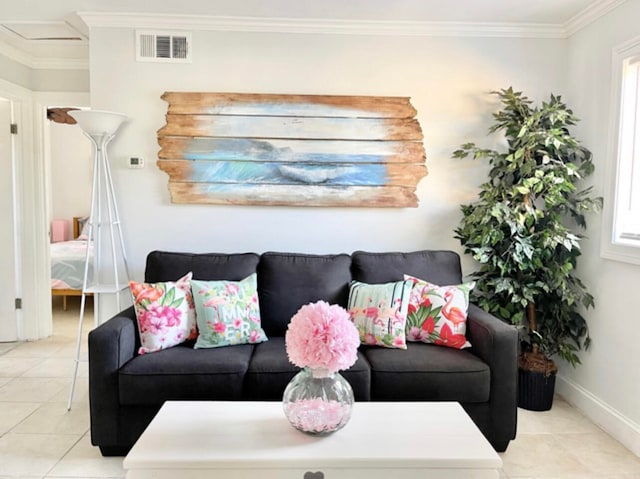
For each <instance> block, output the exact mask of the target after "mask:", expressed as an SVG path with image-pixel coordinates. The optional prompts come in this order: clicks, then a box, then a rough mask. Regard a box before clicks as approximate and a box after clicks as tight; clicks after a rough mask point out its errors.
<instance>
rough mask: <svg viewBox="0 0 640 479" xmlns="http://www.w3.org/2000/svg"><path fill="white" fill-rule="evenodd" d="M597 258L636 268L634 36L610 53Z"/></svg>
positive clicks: (639, 153) (638, 122) (639, 244)
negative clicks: (605, 157) (608, 110)
mask: <svg viewBox="0 0 640 479" xmlns="http://www.w3.org/2000/svg"><path fill="white" fill-rule="evenodd" d="M608 153H609V154H608V161H607V164H606V171H605V173H606V179H607V184H606V194H605V209H604V217H603V222H602V242H601V255H602V257H604V258H607V259H612V260H615V261H623V262H626V263H633V264H640V37H636V38H634V39H633V40H630V41H628V42H626V43H624V44H622V45H619V46H617V47H615V48H614V49H613V55H612V83H611V120H610V129H609V151H608Z"/></svg>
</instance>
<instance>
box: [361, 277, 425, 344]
mask: <svg viewBox="0 0 640 479" xmlns="http://www.w3.org/2000/svg"><path fill="white" fill-rule="evenodd" d="M412 284H413V283H412V282H411V281H396V282H392V283H384V284H367V283H361V282H359V281H352V282H351V286H350V288H349V303H348V311H349V314H350V315H351V319H352V320H353V323H354V324H355V326H356V328H357V329H358V333H359V334H360V342H361V343H363V344H369V345H375V346H384V347H387V348H397V349H407V343H406V340H405V323H406V320H407V311H408V308H409V294H410V293H411V287H412Z"/></svg>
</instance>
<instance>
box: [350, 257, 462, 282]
mask: <svg viewBox="0 0 640 479" xmlns="http://www.w3.org/2000/svg"><path fill="white" fill-rule="evenodd" d="M351 259H352V261H351V271H352V273H353V279H355V280H357V281H361V282H363V283H388V282H391V281H401V280H403V279H404V275H405V274H408V275H411V276H415V277H416V278H421V279H424V280H426V281H429V282H430V283H434V284H437V285H441V286H444V285H450V284H460V283H461V282H462V270H461V269H460V256H458V254H457V253H455V252H453V251H427V250H424V251H414V252H412V253H369V252H366V251H356V252H355V253H353V254H352V255H351Z"/></svg>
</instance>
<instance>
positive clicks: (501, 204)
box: [453, 87, 602, 374]
mask: <svg viewBox="0 0 640 479" xmlns="http://www.w3.org/2000/svg"><path fill="white" fill-rule="evenodd" d="M492 93H493V94H494V95H496V96H497V97H498V98H499V100H500V101H501V103H502V105H501V106H502V108H501V110H499V111H498V112H497V113H494V115H493V116H494V120H495V122H494V124H493V126H491V127H490V129H489V131H490V132H491V133H495V132H502V133H503V134H504V136H505V139H506V141H507V148H506V151H496V150H492V149H483V148H479V147H477V146H476V145H475V144H474V143H467V144H464V145H462V146H461V148H460V149H459V150H456V151H455V152H454V153H453V156H454V157H455V158H465V157H467V156H471V157H473V158H475V159H483V160H488V161H489V164H490V166H491V169H490V171H489V179H488V181H487V182H485V183H484V184H482V185H481V187H480V194H479V199H478V200H477V201H476V202H474V203H472V204H467V205H463V206H462V207H461V208H462V213H463V218H462V220H461V223H460V225H459V227H458V228H457V229H456V230H455V233H456V238H458V239H459V240H460V242H461V244H462V246H463V247H464V251H465V253H468V254H471V255H472V256H473V258H474V259H475V260H476V261H478V262H479V263H480V267H479V270H478V271H477V272H476V273H474V274H473V277H474V279H475V281H476V287H475V289H474V290H473V292H472V294H473V297H474V300H475V301H476V302H477V303H478V304H479V305H480V306H482V307H483V308H484V309H486V310H488V311H490V312H491V313H493V314H494V315H496V316H498V317H500V318H503V319H504V320H507V321H510V322H512V323H513V324H515V325H517V326H518V327H519V330H520V340H521V345H522V354H521V356H520V367H521V368H524V369H529V370H536V371H544V372H545V373H546V374H551V373H554V372H555V371H556V370H557V367H556V365H555V363H554V362H553V361H552V359H551V358H552V356H553V355H555V354H558V355H559V356H560V357H561V358H563V359H564V360H566V361H567V362H568V363H570V364H571V365H572V366H574V367H575V366H576V365H577V364H579V363H580V359H579V357H578V352H579V351H580V350H581V349H587V348H588V347H589V342H590V336H589V330H588V326H587V323H586V321H585V318H584V317H583V315H582V313H581V311H582V310H583V309H585V308H589V307H593V305H594V298H593V296H592V295H591V294H590V293H589V292H588V291H587V289H586V287H585V285H584V283H583V282H582V281H581V280H580V279H579V278H578V277H577V276H576V271H575V270H576V262H577V259H578V257H579V256H580V241H581V239H582V238H583V236H582V235H581V234H578V233H575V232H574V231H573V230H574V229H575V227H576V226H577V227H580V228H583V229H584V228H586V221H585V214H586V213H587V212H589V211H597V210H599V209H600V208H601V207H602V198H593V197H592V196H591V194H592V188H591V187H588V188H586V189H579V186H578V185H579V183H580V182H581V181H582V180H583V179H584V178H586V177H587V176H589V175H591V174H592V173H593V171H594V166H593V163H592V159H591V153H590V152H589V150H587V149H586V148H584V147H583V146H581V145H580V144H579V142H578V141H577V140H576V139H575V138H574V137H573V136H572V135H571V133H570V132H569V127H570V126H572V125H574V124H575V123H576V121H577V118H576V117H575V116H574V114H573V112H572V111H571V110H570V109H569V108H568V107H567V105H565V104H564V103H563V102H562V100H561V98H560V96H554V95H551V97H550V99H549V101H548V102H542V104H541V105H540V106H534V105H533V102H532V101H530V100H529V99H528V98H527V97H526V96H524V95H523V94H522V92H517V91H514V90H513V89H512V88H511V87H510V88H508V89H503V90H500V91H496V92H492Z"/></svg>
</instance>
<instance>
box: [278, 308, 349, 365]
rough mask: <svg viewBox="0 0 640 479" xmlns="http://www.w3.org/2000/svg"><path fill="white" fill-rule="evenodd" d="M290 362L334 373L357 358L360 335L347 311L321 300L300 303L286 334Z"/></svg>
mask: <svg viewBox="0 0 640 479" xmlns="http://www.w3.org/2000/svg"><path fill="white" fill-rule="evenodd" d="M285 342H286V345H287V355H288V356H289V361H291V362H292V363H293V364H295V365H296V366H299V367H309V368H311V369H327V370H328V371H329V372H336V371H340V370H342V369H347V368H350V367H351V366H352V365H353V364H354V363H355V362H356V359H357V358H358V346H359V344H360V336H359V335H358V330H357V329H356V327H355V326H354V324H353V322H351V317H350V316H349V313H348V312H347V311H346V310H345V309H344V308H342V307H340V306H338V305H335V304H334V305H330V304H329V303H326V302H324V301H318V302H317V303H311V304H307V305H304V306H302V307H301V308H300V309H299V310H298V312H297V313H296V314H295V315H294V316H293V318H291V322H290V323H289V327H288V328H287V333H286V335H285Z"/></svg>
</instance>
